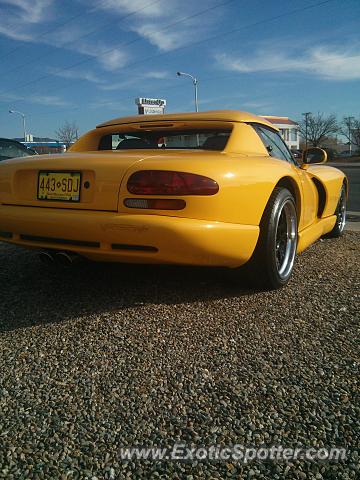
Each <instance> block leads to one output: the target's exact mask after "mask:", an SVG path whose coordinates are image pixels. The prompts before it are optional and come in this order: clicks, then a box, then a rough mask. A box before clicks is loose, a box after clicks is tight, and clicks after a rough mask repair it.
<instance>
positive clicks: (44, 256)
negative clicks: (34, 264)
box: [38, 251, 54, 266]
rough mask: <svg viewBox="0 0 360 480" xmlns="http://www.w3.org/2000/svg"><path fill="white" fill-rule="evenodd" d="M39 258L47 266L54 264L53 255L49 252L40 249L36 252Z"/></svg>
mask: <svg viewBox="0 0 360 480" xmlns="http://www.w3.org/2000/svg"><path fill="white" fill-rule="evenodd" d="M38 257H39V260H40V261H41V262H42V263H44V264H45V265H48V266H53V265H54V256H53V255H52V254H51V253H50V252H46V251H41V252H39V254H38Z"/></svg>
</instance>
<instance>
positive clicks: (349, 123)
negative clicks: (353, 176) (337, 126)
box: [344, 117, 354, 155]
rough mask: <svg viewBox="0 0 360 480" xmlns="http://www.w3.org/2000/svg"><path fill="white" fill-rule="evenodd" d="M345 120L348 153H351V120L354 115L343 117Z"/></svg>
mask: <svg viewBox="0 0 360 480" xmlns="http://www.w3.org/2000/svg"><path fill="white" fill-rule="evenodd" d="M344 120H345V122H346V124H347V127H348V129H349V152H350V155H351V153H352V144H351V122H352V121H353V120H354V117H345V119H344Z"/></svg>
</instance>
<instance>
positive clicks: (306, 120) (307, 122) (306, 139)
mask: <svg viewBox="0 0 360 480" xmlns="http://www.w3.org/2000/svg"><path fill="white" fill-rule="evenodd" d="M301 115H304V117H305V150H307V147H308V124H309V116H310V115H311V112H305V113H302V114H301Z"/></svg>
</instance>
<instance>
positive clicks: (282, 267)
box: [275, 200, 297, 279]
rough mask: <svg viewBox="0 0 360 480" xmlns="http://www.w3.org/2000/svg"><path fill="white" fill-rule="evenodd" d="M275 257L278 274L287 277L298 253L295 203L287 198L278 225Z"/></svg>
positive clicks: (283, 277)
mask: <svg viewBox="0 0 360 480" xmlns="http://www.w3.org/2000/svg"><path fill="white" fill-rule="evenodd" d="M275 238H276V241H275V258H276V267H277V272H278V275H279V277H280V278H281V279H286V278H287V277H288V275H289V274H290V272H291V270H292V267H293V264H294V260H295V254H296V244H297V221H296V210H295V206H294V203H293V202H292V201H291V200H287V201H286V202H285V203H284V204H283V205H282V208H281V211H280V213H279V215H278V221H277V225H276V237H275Z"/></svg>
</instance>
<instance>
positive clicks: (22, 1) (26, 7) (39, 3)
mask: <svg viewBox="0 0 360 480" xmlns="http://www.w3.org/2000/svg"><path fill="white" fill-rule="evenodd" d="M53 2H54V0H5V1H3V2H2V3H4V4H5V5H6V9H5V8H4V7H3V8H2V11H1V22H0V34H3V35H5V36H7V37H9V38H11V39H13V40H19V41H23V42H30V41H32V39H33V37H34V35H33V33H32V31H31V27H32V26H33V25H37V24H39V23H41V22H43V21H45V20H47V19H48V18H49V17H50V16H51V7H52V4H53ZM37 35H38V33H37Z"/></svg>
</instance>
